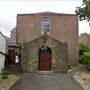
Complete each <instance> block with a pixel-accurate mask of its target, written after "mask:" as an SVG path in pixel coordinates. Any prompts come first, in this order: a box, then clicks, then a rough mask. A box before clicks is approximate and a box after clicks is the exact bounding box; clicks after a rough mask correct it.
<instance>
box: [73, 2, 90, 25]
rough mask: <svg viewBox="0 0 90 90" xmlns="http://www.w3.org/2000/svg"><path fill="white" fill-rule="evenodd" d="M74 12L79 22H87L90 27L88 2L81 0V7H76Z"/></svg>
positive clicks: (89, 6) (89, 4)
mask: <svg viewBox="0 0 90 90" xmlns="http://www.w3.org/2000/svg"><path fill="white" fill-rule="evenodd" d="M75 12H76V14H77V15H78V16H79V20H80V21H82V20H87V21H88V22H89V25H90V0H83V2H82V6H81V7H77V8H76V11H75Z"/></svg>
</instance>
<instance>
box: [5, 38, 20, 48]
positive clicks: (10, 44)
mask: <svg viewBox="0 0 90 90" xmlns="http://www.w3.org/2000/svg"><path fill="white" fill-rule="evenodd" d="M5 38H6V44H7V46H14V47H16V46H20V45H19V44H17V43H16V41H15V40H14V39H12V38H9V37H7V36H5Z"/></svg>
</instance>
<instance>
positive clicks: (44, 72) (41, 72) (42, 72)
mask: <svg viewBox="0 0 90 90" xmlns="http://www.w3.org/2000/svg"><path fill="white" fill-rule="evenodd" d="M52 74H53V71H39V72H38V75H52Z"/></svg>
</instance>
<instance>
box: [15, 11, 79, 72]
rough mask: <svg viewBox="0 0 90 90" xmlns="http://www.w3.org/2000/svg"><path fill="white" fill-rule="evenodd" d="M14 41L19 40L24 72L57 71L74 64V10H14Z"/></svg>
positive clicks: (76, 63) (76, 37)
mask: <svg viewBox="0 0 90 90" xmlns="http://www.w3.org/2000/svg"><path fill="white" fill-rule="evenodd" d="M16 41H17V43H20V44H22V48H21V54H22V61H21V65H22V69H23V71H25V72H38V71H53V72H61V71H67V69H68V67H70V66H72V67H74V66H77V65H78V17H77V16H76V15H74V14H60V13H52V12H43V13H35V14H18V15H17V29H16Z"/></svg>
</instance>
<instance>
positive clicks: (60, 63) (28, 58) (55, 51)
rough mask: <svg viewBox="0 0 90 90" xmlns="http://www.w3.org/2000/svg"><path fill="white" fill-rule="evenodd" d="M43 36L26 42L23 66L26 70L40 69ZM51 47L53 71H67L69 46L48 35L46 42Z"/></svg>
mask: <svg viewBox="0 0 90 90" xmlns="http://www.w3.org/2000/svg"><path fill="white" fill-rule="evenodd" d="M42 42H43V41H42V37H39V38H37V39H35V40H33V41H31V42H28V43H26V44H24V49H23V51H24V53H23V55H24V56H23V58H24V59H23V61H22V68H23V71H24V72H38V71H39V50H40V48H41V47H42ZM46 44H47V46H48V47H49V48H50V49H51V51H52V52H51V53H52V55H51V70H52V71H53V72H62V71H67V69H68V47H67V44H64V43H61V42H59V41H57V40H55V39H53V38H51V37H49V36H48V40H47V42H46Z"/></svg>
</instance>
